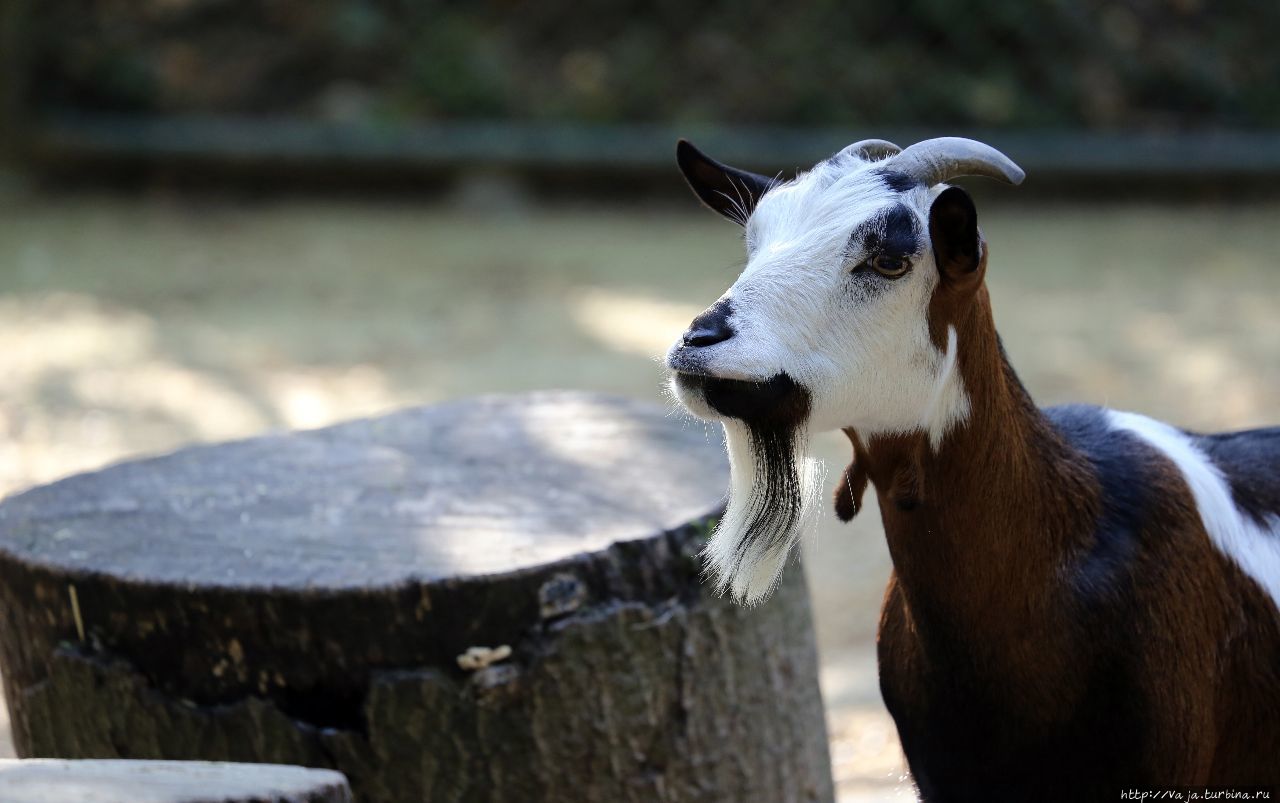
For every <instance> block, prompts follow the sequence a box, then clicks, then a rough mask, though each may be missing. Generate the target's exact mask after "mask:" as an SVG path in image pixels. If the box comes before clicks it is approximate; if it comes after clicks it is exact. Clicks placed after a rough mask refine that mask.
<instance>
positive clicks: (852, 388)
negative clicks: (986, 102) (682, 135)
mask: <svg viewBox="0 0 1280 803" xmlns="http://www.w3.org/2000/svg"><path fill="white" fill-rule="evenodd" d="M677 160H678V162H679V166H680V168H681V170H682V172H683V174H684V176H685V178H686V180H687V181H688V183H689V185H690V186H691V187H692V188H693V190H694V192H695V193H696V194H697V196H698V197H699V198H700V199H701V200H702V201H703V203H704V204H706V205H707V206H709V207H710V208H711V209H713V210H715V211H716V212H719V213H720V214H721V215H724V216H725V217H728V218H730V219H731V220H733V221H734V222H736V223H738V224H739V225H741V226H742V227H743V228H744V230H745V239H746V251H747V262H746V266H745V268H744V270H743V271H742V274H741V275H740V276H739V277H738V279H737V280H736V281H735V282H734V283H733V285H732V286H731V287H730V288H729V290H728V291H727V292H726V293H725V294H724V295H723V296H722V297H721V298H720V299H719V300H718V301H716V303H715V304H714V305H712V306H711V307H710V308H709V309H708V310H706V311H705V312H704V313H702V314H701V315H699V316H698V317H697V318H695V319H694V321H693V323H692V324H691V325H690V327H689V330H688V331H687V332H685V333H684V335H683V336H682V337H681V338H680V339H679V340H678V341H677V342H676V343H675V344H674V345H673V346H672V348H671V350H670V351H669V353H668V354H667V366H668V368H669V369H670V371H671V388H672V391H673V393H674V395H675V397H676V399H677V400H678V401H679V402H680V403H681V404H682V405H683V406H684V407H685V408H687V410H688V411H690V412H691V413H692V414H694V415H695V416H698V417H700V418H703V419H705V420H708V421H714V422H719V423H721V424H723V427H724V431H725V438H726V443H727V448H728V453H729V458H730V465H731V482H732V487H731V489H730V497H729V503H728V507H727V509H726V511H725V514H724V516H723V517H722V520H721V522H720V524H719V526H718V528H717V529H716V530H715V532H714V533H713V535H712V537H711V538H710V540H709V541H708V544H707V547H706V550H705V553H704V554H705V560H706V564H707V567H708V573H709V574H710V575H711V576H712V577H714V578H715V580H716V583H717V586H718V588H719V590H720V591H721V592H728V593H730V594H731V595H732V596H733V597H735V598H736V599H738V600H739V601H742V602H744V603H747V604H754V603H758V602H760V601H761V600H763V599H764V598H765V597H767V596H768V594H769V592H770V591H771V589H772V588H773V586H774V584H775V583H776V582H777V579H778V577H779V574H780V572H781V571H782V569H783V565H784V563H785V561H786V559H787V556H788V554H789V552H790V551H791V548H792V546H793V545H794V544H795V542H796V540H797V538H798V536H799V535H800V534H801V533H802V532H803V531H805V529H806V528H807V523H806V522H807V521H808V520H809V518H810V517H811V515H812V514H813V510H814V509H816V507H817V503H816V501H815V500H816V498H817V495H818V494H817V489H818V488H819V487H820V485H821V482H820V480H821V477H820V472H819V470H818V467H817V465H816V463H815V461H814V460H812V459H811V458H810V457H809V434H810V433H812V432H817V431H825V430H842V431H843V432H844V433H845V435H847V436H848V438H849V440H850V442H851V443H852V446H853V462H852V463H851V464H850V466H849V468H848V469H847V470H846V471H845V472H844V475H843V477H842V478H841V481H840V483H839V485H838V487H837V489H836V496H835V508H836V512H837V514H838V515H839V517H840V518H841V519H843V520H846V521H848V520H849V519H851V518H852V517H853V516H854V515H855V514H856V513H857V511H858V509H859V508H860V506H861V500H862V496H863V492H864V491H865V489H866V486H867V484H868V483H870V484H871V485H873V486H874V487H875V492H876V496H877V499H878V501H879V507H880V511H881V517H882V519H883V523H884V530H885V537H886V539H887V541H888V546H889V551H890V555H891V557H892V560H893V572H892V575H891V577H890V579H889V584H888V589H887V591H886V594H885V598H884V603H883V608H882V611H881V619H880V627H879V636H878V639H877V652H878V658H879V666H880V687H881V693H882V695H883V697H884V701H885V705H886V707H887V708H888V710H889V712H890V714H891V715H892V716H893V719H894V721H895V724H896V726H897V729H898V734H899V737H900V739H901V742H902V747H903V751H904V753H905V755H906V759H907V763H908V766H909V768H910V771H911V774H912V777H913V779H914V781H915V784H916V788H917V790H918V792H919V794H920V798H921V800H923V801H927V802H928V803H939V802H940V801H941V802H944V803H950V802H952V801H983V803H992V802H993V801H1017V802H1018V803H1025V801H1032V800H1035V801H1047V800H1062V801H1083V800H1115V799H1117V796H1118V795H1119V794H1120V793H1121V792H1122V791H1123V790H1124V789H1125V788H1129V787H1133V786H1135V785H1146V786H1159V787H1168V786H1184V787H1187V786H1193V785H1209V784H1235V785H1239V784H1271V785H1280V610H1278V608H1277V604H1278V603H1280V428H1273V429H1260V430H1253V431H1248V432H1234V433H1226V434H1213V435H1201V434H1194V433H1190V432H1186V431H1183V430H1179V429H1176V428H1174V427H1172V426H1170V425H1168V424H1164V423H1160V422H1158V421H1154V420H1152V419H1149V418H1145V417H1143V416H1140V415H1136V414H1133V413H1126V412H1116V411H1112V410H1107V409H1104V408H1100V407H1092V406H1085V405H1069V406H1063V407H1053V408H1047V409H1039V408H1037V406H1036V405H1035V404H1034V403H1033V402H1032V400H1031V397H1030V395H1029V394H1028V393H1027V391H1026V389H1025V388H1024V387H1023V385H1022V384H1021V382H1020V381H1019V379H1018V376H1017V374H1016V373H1015V372H1014V370H1013V368H1012V367H1011V366H1010V364H1009V361H1008V359H1007V358H1006V356H1005V353H1004V350H1003V348H1002V345H1001V342H1000V338H999V337H998V335H997V334H996V329H995V325H994V323H993V319H992V312H991V303H990V300H989V297H988V294H987V289H986V286H985V284H984V277H985V275H986V270H987V262H988V257H989V249H988V246H987V243H986V242H985V240H984V238H983V236H982V235H981V233H980V232H979V229H978V220H977V211H976V209H975V207H974V204H973V201H972V199H971V198H970V196H969V195H968V194H967V193H966V192H965V191H964V190H963V189H960V188H959V187H950V186H947V185H946V184H945V182H947V181H950V180H951V179H954V178H957V177H960V176H987V177H991V178H996V179H999V180H1001V181H1004V182H1007V183H1010V184H1019V183H1021V181H1022V178H1023V171H1022V170H1021V169H1020V168H1019V167H1018V166H1017V165H1015V164H1014V163H1013V162H1012V161H1011V160H1010V159H1009V158H1008V157H1006V156H1005V155H1003V154H1001V153H1000V152H998V151H996V150H995V149H993V148H991V147H990V146H987V145H984V144H982V143H979V142H975V141H973V140H967V139H960V138H954V137H947V138H941V139H933V140H928V141H925V142H920V143H917V144H915V145H912V146H911V147H909V148H907V149H906V150H901V149H899V148H898V147H897V146H895V145H893V144H892V143H888V142H884V141H882V140H866V141H863V142H858V143H855V144H853V145H850V146H849V147H848V148H845V149H844V150H842V151H840V152H839V153H837V154H835V155H834V156H832V157H831V158H829V159H827V160H825V161H823V162H820V163H818V164H817V165H815V166H814V167H813V168H812V169H811V170H808V171H805V172H802V173H800V174H799V175H797V176H796V177H795V178H794V179H791V180H786V181H783V180H778V179H773V178H768V177H765V176H761V175H757V174H754V173H750V172H748V171H744V170H739V169H736V168H733V167H729V166H727V165H724V164H721V163H719V162H717V161H715V160H713V159H711V158H709V157H707V156H706V155H704V154H702V153H701V152H700V151H698V150H697V149H696V148H694V147H693V146H692V145H691V144H689V143H687V142H685V141H683V140H682V141H681V142H680V144H679V146H678V148H677Z"/></svg>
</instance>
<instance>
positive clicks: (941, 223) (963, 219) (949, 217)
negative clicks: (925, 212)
mask: <svg viewBox="0 0 1280 803" xmlns="http://www.w3.org/2000/svg"><path fill="white" fill-rule="evenodd" d="M929 239H930V240H932V241H933V256H934V259H935V260H936V261H937V263H938V270H940V271H942V274H943V275H944V276H949V277H952V278H960V277H962V276H966V275H968V274H971V273H973V272H974V271H975V270H977V269H978V267H979V265H980V264H981V262H982V243H981V240H980V237H979V235H978V210H977V209H975V208H974V206H973V199H972V198H970V197H969V193H967V192H965V191H964V190H962V189H960V188H959V187H948V188H947V189H945V190H943V191H942V193H941V194H940V195H938V197H937V198H936V199H934V202H933V206H931V207H929Z"/></svg>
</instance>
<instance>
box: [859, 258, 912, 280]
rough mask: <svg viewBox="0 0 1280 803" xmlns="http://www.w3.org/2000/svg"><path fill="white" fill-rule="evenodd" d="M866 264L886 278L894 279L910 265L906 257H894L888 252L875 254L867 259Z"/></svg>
mask: <svg viewBox="0 0 1280 803" xmlns="http://www.w3.org/2000/svg"><path fill="white" fill-rule="evenodd" d="M867 264H868V265H870V266H871V267H872V268H874V269H875V272H876V273H879V274H880V275H881V276H884V277H885V278H888V279H896V278H898V277H899V276H902V275H903V274H905V273H906V272H907V269H908V268H910V267H911V262H910V261H909V260H908V259H907V258H906V257H896V256H891V255H889V254H876V255H875V256H873V257H871V259H869V260H867Z"/></svg>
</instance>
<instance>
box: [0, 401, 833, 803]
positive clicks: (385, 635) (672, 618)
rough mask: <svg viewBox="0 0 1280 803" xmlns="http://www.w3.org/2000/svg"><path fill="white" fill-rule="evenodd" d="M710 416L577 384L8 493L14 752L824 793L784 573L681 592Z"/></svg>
mask: <svg viewBox="0 0 1280 803" xmlns="http://www.w3.org/2000/svg"><path fill="white" fill-rule="evenodd" d="M726 487H727V468H726V464H725V459H724V457H723V449H722V446H721V444H720V442H719V438H718V437H713V436H711V435H710V434H709V432H708V430H706V429H704V428H703V427H701V426H697V425H692V424H687V423H684V422H682V421H680V420H678V419H676V418H673V417H670V416H668V415H666V414H665V413H664V411H663V410H661V409H657V408H653V407H651V406H647V405H642V404H639V403H635V402H630V401H625V400H621V399H616V398H610V397H601V396H595V395H588V394H580V393H545V394H534V395H527V396H515V397H483V398H479V399H474V400H468V401H463V402H458V403H452V404H446V405H442V406H438V407H433V408H426V409H416V410H409V411H405V412H401V413H397V414H393V415H389V416H386V417H382V418H375V419H370V420H364V421H355V422H351V423H347V424H342V425H339V426H335V427H331V428H328V429H323V430H317V431H313V432H302V433H294V434H285V435H277V436H270V437H263V438H255V439H252V440H246V441H240V442H235V443H228V444H221V445H214V446H199V447H194V448H189V449H184V450H182V451H179V452H177V453H174V454H171V455H167V456H164V457H157V458H153V459H147V460H140V461H137V462H131V463H125V464H121V465H117V466H114V467H111V468H107V469H105V470H102V471H99V472H95V473H91V474H84V475H80V476H75V477H71V478H69V479H65V480H62V481H61V482H57V483H54V484H52V485H48V486H43V487H39V488H35V489H33V490H30V491H27V492H26V493H23V494H20V495H18V496H15V497H12V498H10V499H9V500H7V501H5V502H4V503H3V504H0V604H2V605H3V610H2V612H0V613H2V616H3V619H2V621H0V665H2V668H3V672H4V681H5V694H6V696H7V699H8V702H9V710H10V714H11V717H12V722H13V729H14V744H15V745H16V747H17V750H18V752H19V754H20V755H22V756H41V757H59V758H153V759H205V760H219V761H245V762H268V763H276V764H298V765H303V766H308V767H324V768H332V769H336V770H340V771H341V772H343V773H344V774H346V776H347V778H348V779H350V781H351V785H352V788H353V790H354V792H355V794H356V797H357V799H358V800H360V801H361V803H375V802H376V801H423V800H431V801H479V800H484V801H521V803H525V802H526V801H538V800H546V801H552V800H557V801H558V800H569V799H573V800H608V801H637V802H639V801H646V802H647V801H658V800H660V801H694V800H699V801H713V800H714V801H768V803H778V801H829V800H831V799H832V787H831V776H830V768H829V764H828V755H827V743H826V730H825V727H824V720H823V709H822V702H821V698H820V695H819V692H818V680H817V661H816V652H815V647H814V640H813V631H812V624H811V621H810V616H809V607H808V598H807V594H806V590H805V585H804V579H803V575H802V573H801V572H800V570H799V567H798V566H793V567H791V568H790V569H789V570H788V572H787V573H786V578H785V580H784V582H783V583H782V585H781V587H780V588H779V590H778V592H777V593H776V594H775V595H774V597H773V598H772V599H770V600H769V602H768V603H767V604H765V605H762V606H760V607H758V608H755V609H750V610H747V609H743V608H739V607H737V606H734V605H732V604H730V603H728V602H726V601H724V600H722V599H719V598H715V597H714V596H712V595H711V594H710V593H709V592H708V590H707V589H706V588H705V587H704V586H703V585H702V584H701V583H700V582H699V573H700V565H699V560H698V557H697V555H698V551H699V549H700V548H701V546H702V544H703V542H704V540H705V537H706V534H707V532H708V530H709V528H710V527H711V526H712V523H713V521H714V518H715V517H716V516H717V515H718V514H719V512H720V511H721V509H722V506H723V499H724V492H725V488H726Z"/></svg>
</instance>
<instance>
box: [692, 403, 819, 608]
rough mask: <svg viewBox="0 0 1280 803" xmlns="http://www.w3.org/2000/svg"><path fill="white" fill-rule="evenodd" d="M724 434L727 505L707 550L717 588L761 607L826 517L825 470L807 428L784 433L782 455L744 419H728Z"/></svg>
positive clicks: (705, 556)
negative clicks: (800, 544) (790, 559)
mask: <svg viewBox="0 0 1280 803" xmlns="http://www.w3.org/2000/svg"><path fill="white" fill-rule="evenodd" d="M724 432H725V445H726V447H727V449H728V452H729V474H730V486H729V503H728V506H727V507H726V508H725V512H724V515H723V516H722V517H721V518H720V523H719V524H718V525H717V526H716V529H715V532H714V533H712V535H711V538H710V540H709V541H708V542H707V545H706V547H705V548H704V549H703V551H702V555H703V560H704V562H705V566H706V572H707V574H708V575H710V576H711V578H712V580H713V582H714V583H715V588H716V592H717V593H719V594H725V593H728V594H729V595H730V596H732V597H733V599H734V600H736V601H738V602H740V603H743V604H746V605H756V604H758V603H761V602H763V601H764V600H766V599H768V598H769V595H770V594H771V593H773V590H774V588H776V587H777V585H778V580H779V578H781V576H782V570H783V568H784V567H785V566H786V563H787V558H788V556H790V554H791V550H792V548H793V547H794V546H795V545H796V542H797V541H798V540H799V539H800V537H801V535H803V534H805V533H808V532H812V530H813V526H812V525H813V523H814V521H815V519H816V518H817V517H819V516H820V515H821V512H822V509H823V508H822V504H821V498H822V482H823V478H824V476H825V470H824V466H823V464H822V461H820V460H818V459H816V458H814V457H812V456H811V455H810V454H809V452H810V448H809V446H810V440H809V435H808V432H807V431H805V430H803V429H801V430H798V431H796V432H794V433H791V434H790V435H789V436H788V437H787V441H788V442H787V443H785V444H784V446H785V447H786V448H788V449H789V454H787V455H785V458H783V459H781V460H780V459H779V458H780V457H782V456H780V455H777V454H774V453H772V451H771V450H770V449H762V448H760V446H759V444H758V443H757V442H756V441H757V438H756V436H754V435H753V433H752V432H751V430H750V428H749V427H748V426H747V425H746V424H744V423H743V422H741V421H726V422H725V424H724Z"/></svg>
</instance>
